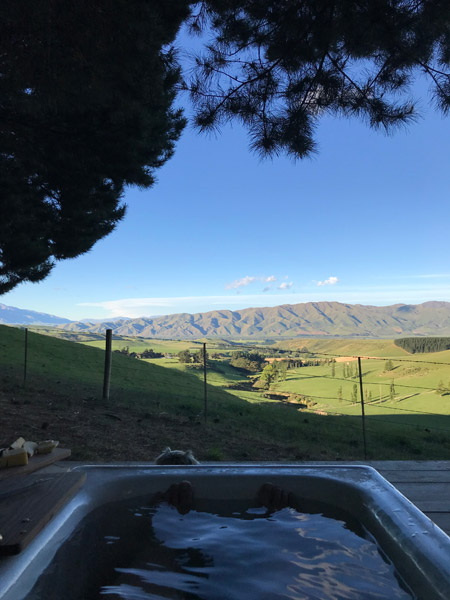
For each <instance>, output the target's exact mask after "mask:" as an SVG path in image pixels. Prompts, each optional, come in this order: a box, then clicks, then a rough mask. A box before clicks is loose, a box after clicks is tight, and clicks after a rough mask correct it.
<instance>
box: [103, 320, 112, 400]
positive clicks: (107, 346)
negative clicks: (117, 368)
mask: <svg viewBox="0 0 450 600" xmlns="http://www.w3.org/2000/svg"><path fill="white" fill-rule="evenodd" d="M111 347H112V329H107V330H106V344H105V373H104V376H103V400H109V384H110V381H111Z"/></svg>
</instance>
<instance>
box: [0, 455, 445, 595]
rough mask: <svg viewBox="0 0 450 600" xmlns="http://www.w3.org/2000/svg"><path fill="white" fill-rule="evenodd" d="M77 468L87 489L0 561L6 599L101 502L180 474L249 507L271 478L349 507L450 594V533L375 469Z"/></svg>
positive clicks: (430, 587) (413, 576)
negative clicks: (16, 551)
mask: <svg viewBox="0 0 450 600" xmlns="http://www.w3.org/2000/svg"><path fill="white" fill-rule="evenodd" d="M75 469H83V470H85V471H86V472H87V480H86V483H85V484H84V486H83V488H82V489H81V490H80V491H79V492H78V493H77V495H76V496H75V497H74V498H73V499H72V500H71V501H70V502H69V503H68V504H67V505H66V506H65V507H64V508H63V509H62V510H61V512H60V513H59V514H58V515H57V516H56V517H55V518H54V519H53V520H52V521H51V522H50V523H49V524H48V525H47V527H46V528H45V529H44V530H43V531H42V532H41V533H40V534H39V535H38V536H37V537H36V538H35V539H34V540H33V542H32V543H31V544H30V545H29V546H28V547H27V548H26V549H25V550H24V551H23V552H22V553H21V554H20V555H17V556H12V557H5V558H2V559H0V600H22V599H25V598H33V591H32V590H33V588H35V585H36V582H37V581H38V580H39V578H40V576H41V574H42V573H44V572H48V571H51V565H52V561H54V560H55V555H56V556H59V554H61V548H64V544H65V543H67V540H68V539H69V538H70V536H71V534H72V533H73V532H74V530H75V529H76V527H77V525H78V524H79V523H80V522H81V520H82V519H84V518H87V516H88V515H89V514H90V513H93V511H95V510H96V509H98V508H99V507H101V506H103V505H107V504H108V503H111V502H115V501H119V500H127V499H131V498H135V497H136V498H137V497H142V496H146V495H148V497H149V498H150V497H151V496H152V495H153V493H155V492H156V491H159V490H165V489H167V487H168V486H169V485H170V484H172V483H174V482H178V481H180V480H182V479H189V480H190V481H191V482H192V484H193V486H194V489H195V494H196V498H198V499H210V500H212V501H214V500H233V501H234V500H245V501H248V503H249V505H251V504H252V503H254V498H255V495H256V492H257V490H258V489H259V487H260V486H261V485H262V484H263V483H265V482H267V481H270V482H272V483H274V484H276V485H279V486H281V487H284V488H286V489H288V490H290V491H292V492H293V493H294V494H296V495H297V496H299V497H301V498H304V499H305V500H306V501H309V500H315V501H319V502H326V503H328V504H330V503H332V504H333V505H334V506H335V507H336V508H338V509H343V510H345V511H348V512H350V513H351V514H352V515H353V516H354V517H355V518H356V519H358V520H359V521H360V523H361V524H362V525H363V526H364V527H365V528H366V529H367V530H368V531H369V532H370V533H371V534H372V535H373V536H374V537H375V538H376V540H377V542H378V544H379V546H380V547H381V549H382V551H383V552H384V553H385V554H386V555H387V557H388V558H389V559H390V560H391V561H392V562H393V564H394V565H395V567H396V569H397V571H398V573H399V574H400V576H401V577H402V578H403V579H404V581H405V582H406V583H407V585H408V586H409V587H410V588H411V590H412V591H413V593H414V594H415V595H416V597H417V598H418V599H422V600H448V599H449V598H450V538H449V537H448V536H447V535H446V534H445V533H444V532H442V531H441V530H440V529H439V528H438V527H437V526H436V525H434V524H433V523H432V521H430V520H429V519H428V518H427V517H426V516H425V515H424V514H423V513H421V512H420V511H419V510H418V509H417V508H416V507H415V506H414V505H413V504H411V503H410V502H409V501H408V500H407V499H406V498H405V497H404V496H403V495H402V494H400V493H399V492H398V491H397V490H396V489H395V488H394V487H393V486H392V485H391V484H390V483H388V482H387V481H386V480H385V479H384V478H383V477H381V476H380V475H379V474H378V473H377V472H376V471H375V470H374V469H372V468H371V467H366V466H344V465H342V466H320V467H317V466H288V465H278V464H277V465H270V466H265V465H260V466H249V465H226V466H224V465H199V466H188V467H186V466H183V467H178V466H170V467H169V466H155V465H136V464H133V465H102V466H98V465H85V466H78V467H75ZM57 552H58V553H59V554H57ZM90 552H92V553H94V552H95V548H94V547H92V546H90V545H87V546H86V547H82V548H80V556H78V557H77V556H75V557H73V564H74V565H75V567H74V569H72V571H73V572H68V573H67V576H65V577H64V578H62V580H63V583H61V578H60V577H59V578H57V582H56V583H55V586H54V587H52V588H51V589H52V593H53V591H54V595H52V596H51V597H49V596H47V597H46V598H47V600H53V599H55V600H56V599H59V598H61V599H62V598H67V597H71V596H70V594H68V591H69V590H72V587H73V586H72V582H71V579H73V580H75V579H76V584H77V585H81V584H80V582H82V580H83V572H85V570H86V568H88V566H89V562H90V556H89V553H90ZM71 560H72V559H71ZM77 565H81V566H79V567H77ZM83 565H84V566H83ZM58 569H59V571H61V568H60V567H57V568H55V571H58ZM77 569H78V570H77ZM46 577H47V578H48V577H49V576H48V575H46ZM35 589H36V588H35Z"/></svg>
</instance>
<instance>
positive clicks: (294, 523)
mask: <svg viewBox="0 0 450 600" xmlns="http://www.w3.org/2000/svg"><path fill="white" fill-rule="evenodd" d="M122 511H125V513H126V517H125V516H124V515H125V513H123V512H122V516H120V517H119V516H118V515H116V516H115V517H114V518H115V519H119V520H120V522H121V526H120V528H118V527H116V526H115V522H114V519H112V520H111V519H110V518H109V519H108V524H109V526H108V531H107V533H106V534H104V535H102V539H101V540H100V541H99V542H98V548H97V549H98V551H100V552H102V546H103V547H104V548H103V553H104V554H108V553H111V552H112V551H113V550H114V549H116V550H119V549H120V548H121V546H122V550H120V551H118V552H117V553H116V554H115V555H114V558H113V561H114V564H113V565H110V569H109V570H108V569H107V570H103V572H102V581H100V582H99V584H98V587H97V586H95V587H96V588H97V589H96V591H94V589H92V592H91V593H90V594H89V595H85V596H84V598H88V597H89V598H90V597H92V598H94V597H96V598H103V599H104V600H113V599H114V600H115V599H119V598H120V599H126V600H160V599H164V598H174V599H181V598H185V599H199V598H200V599H202V600H228V599H230V600H244V599H245V600H269V599H271V600H275V599H279V598H290V599H292V600H375V599H376V600H381V599H384V600H397V599H401V600H407V599H409V600H411V598H413V597H414V596H413V595H412V594H411V593H410V592H409V591H407V590H406V587H405V586H404V585H403V584H401V583H400V582H399V578H398V576H397V575H396V573H395V569H394V567H393V565H392V564H391V563H390V562H389V561H388V560H387V559H386V558H385V557H384V556H383V553H382V552H381V551H380V549H379V547H378V546H377V544H376V542H375V540H374V539H373V538H372V537H371V536H370V534H368V533H367V532H366V531H365V530H364V528H363V527H362V526H361V525H360V524H358V523H357V522H355V521H353V520H352V519H349V518H336V515H333V516H327V514H326V513H324V512H311V513H306V512H304V513H303V512H297V511H296V510H294V509H291V508H285V509H283V510H280V511H277V512H268V511H267V510H266V509H263V508H254V509H245V508H243V507H242V506H238V505H236V506H234V507H231V508H230V506H228V508H225V507H223V508H221V507H218V505H216V504H215V505H211V506H210V507H208V509H207V511H206V510H197V511H191V512H190V513H188V514H187V515H184V516H182V515H180V514H179V513H178V512H177V511H176V510H175V509H174V508H173V507H169V506H168V505H166V504H161V505H160V506H157V507H150V506H142V505H136V504H135V505H134V507H133V506H128V507H122ZM127 521H129V522H130V524H129V525H128V526H127V525H125V526H124V522H127ZM130 536H133V537H134V543H133V544H130V541H129V539H128V538H129V537H130Z"/></svg>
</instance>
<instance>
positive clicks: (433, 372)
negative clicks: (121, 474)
mask: <svg viewBox="0 0 450 600" xmlns="http://www.w3.org/2000/svg"><path fill="white" fill-rule="evenodd" d="M45 333H46V334H47V335H40V334H38V333H35V332H29V334H28V335H29V344H28V366H27V378H26V385H25V386H24V381H23V379H24V378H23V363H24V332H23V331H21V330H19V329H14V328H11V327H4V326H0V369H1V373H2V375H1V379H0V400H1V403H2V406H1V407H0V408H1V414H2V415H3V417H2V432H3V437H4V438H5V440H0V442H1V441H5V442H6V441H7V438H10V437H13V436H14V435H25V437H29V438H31V439H33V437H34V438H36V437H39V436H40V437H41V438H42V436H43V435H44V432H45V437H54V438H57V439H60V440H61V442H62V444H63V445H66V446H70V447H71V448H72V450H73V453H74V458H80V459H81V458H83V459H101V460H121V459H122V460H126V459H128V460H131V459H135V460H140V459H147V460H149V459H152V458H153V457H154V456H155V455H156V454H158V453H159V452H160V451H161V450H162V448H163V447H164V446H165V445H170V446H172V447H181V448H183V447H185V448H186V447H191V448H192V449H193V450H194V453H196V454H197V456H198V457H199V459H201V460H207V459H209V460H222V459H223V460H230V459H231V460H286V461H290V460H312V459H329V460H345V459H363V458H364V452H363V444H362V430H361V417H360V411H361V408H360V404H359V402H357V403H354V402H351V401H350V398H351V394H352V391H353V386H354V384H355V383H357V384H359V381H358V380H357V379H349V378H347V377H344V376H343V369H344V365H345V366H347V363H348V364H353V365H354V364H355V361H353V360H350V358H347V359H345V360H344V361H343V362H338V363H336V364H335V374H334V377H333V375H332V365H331V364H323V365H321V366H314V367H301V368H297V369H292V370H288V372H287V377H286V380H285V381H278V382H277V383H276V384H275V385H274V386H273V390H271V391H272V392H284V393H286V394H301V395H304V396H308V398H309V400H310V402H311V403H312V402H314V403H315V404H314V405H313V406H310V408H309V409H302V410H299V405H298V404H296V403H288V402H280V401H273V400H269V399H267V398H265V397H264V392H263V391H261V390H255V389H252V388H251V385H250V383H249V381H248V379H247V378H246V376H245V373H243V372H241V371H238V370H237V369H235V368H233V367H232V366H230V365H229V364H228V362H227V361H226V360H221V361H212V367H211V368H210V369H209V370H208V386H207V401H208V404H207V407H208V411H207V419H206V422H205V418H204V417H205V416H204V414H203V412H202V411H203V407H204V398H203V372H202V369H198V368H197V369H196V368H194V365H185V364H182V363H180V362H179V361H178V360H177V358H175V357H174V355H175V354H176V353H177V352H178V351H179V350H181V349H183V348H189V349H191V351H194V350H195V349H197V348H199V347H200V345H199V344H195V343H194V344H193V343H192V342H174V341H164V340H142V339H136V338H121V339H117V340H114V346H115V348H116V349H121V348H123V347H125V346H128V347H129V349H130V351H135V352H139V351H142V350H143V349H145V348H153V350H155V351H157V352H164V353H166V354H170V355H172V357H171V358H163V359H153V360H147V361H143V360H137V359H133V358H129V357H127V356H125V355H122V354H118V353H114V354H113V358H112V378H111V396H110V400H109V402H103V400H102V382H103V365H104V351H103V350H102V347H103V344H104V341H103V340H102V339H101V338H100V339H98V337H97V338H96V337H95V336H93V338H94V339H92V338H89V336H86V335H85V334H83V335H82V336H81V337H78V335H79V334H75V335H76V336H77V338H75V339H76V341H77V342H81V343H73V342H71V341H68V340H65V339H57V338H54V337H51V336H50V335H48V334H49V333H51V332H50V331H46V332H45ZM72 335H74V334H72ZM219 345H222V346H223V344H222V343H220V344H219V343H216V344H215V346H216V347H217V346H219ZM286 345H289V347H290V349H292V350H295V349H296V348H297V347H299V346H300V347H301V346H304V345H306V346H307V347H308V350H310V351H311V352H312V351H315V352H322V353H326V354H336V355H340V356H345V357H350V356H352V355H353V354H362V355H363V356H371V357H381V356H383V357H389V356H390V357H392V362H393V369H392V370H391V371H388V372H386V371H385V370H384V369H385V366H386V361H385V360H384V359H383V360H376V359H375V358H372V359H367V358H366V359H363V361H362V369H363V373H364V378H363V381H364V389H365V390H367V392H369V391H370V392H372V402H370V403H367V404H366V407H365V409H366V415H367V419H366V428H367V442H368V446H367V458H372V459H408V458H410V459H419V458H421V459H431V458H434V459H444V458H445V459H449V458H450V395H448V396H446V395H439V394H437V393H436V391H435V390H436V388H437V386H438V384H439V382H440V381H441V380H442V381H443V382H444V384H445V385H448V384H449V381H450V366H449V365H448V364H435V363H444V362H447V363H450V352H449V351H447V352H443V353H433V354H426V355H425V354H423V355H417V354H415V355H414V356H413V357H412V356H410V355H408V354H407V353H406V352H405V351H404V350H401V349H400V348H397V347H396V346H395V345H394V344H393V342H392V341H386V340H358V341H355V340H323V341H322V340H306V341H305V342H301V343H299V342H298V341H296V342H295V344H294V343H293V342H283V344H281V346H282V347H286ZM98 346H100V347H98ZM210 346H211V344H209V343H208V348H209V349H210ZM286 349H287V348H286ZM221 352H222V351H221ZM396 359H397V360H396ZM400 359H402V361H403V360H405V361H409V360H410V359H411V360H413V361H417V362H401V361H400ZM392 380H394V385H395V392H396V393H395V397H394V398H391V396H390V386H391V383H392ZM233 386H234V387H233ZM339 387H342V396H343V398H342V400H341V401H340V400H339V399H338V389H339ZM358 392H359V389H358ZM380 394H381V400H380ZM316 411H318V412H320V413H322V414H316ZM324 413H326V415H325V414H324ZM428 413H436V414H428ZM44 424H47V425H46V427H43V425H44ZM41 429H42V431H41Z"/></svg>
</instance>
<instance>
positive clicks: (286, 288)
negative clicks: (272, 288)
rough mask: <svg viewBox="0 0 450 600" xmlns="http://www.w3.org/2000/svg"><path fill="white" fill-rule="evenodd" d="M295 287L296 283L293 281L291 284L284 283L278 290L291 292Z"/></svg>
mask: <svg viewBox="0 0 450 600" xmlns="http://www.w3.org/2000/svg"><path fill="white" fill-rule="evenodd" d="M293 285H294V283H293V282H292V281H290V282H289V283H288V282H287V281H283V283H281V284H280V285H279V286H278V289H279V290H289V289H290V288H291V287H292V286H293Z"/></svg>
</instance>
